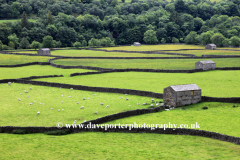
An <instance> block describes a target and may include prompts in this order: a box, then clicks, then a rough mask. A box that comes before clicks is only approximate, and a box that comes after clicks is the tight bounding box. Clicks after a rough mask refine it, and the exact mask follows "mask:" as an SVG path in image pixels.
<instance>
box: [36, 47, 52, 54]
mask: <svg viewBox="0 0 240 160" xmlns="http://www.w3.org/2000/svg"><path fill="white" fill-rule="evenodd" d="M38 55H51V52H50V49H49V48H40V49H39V50H38Z"/></svg>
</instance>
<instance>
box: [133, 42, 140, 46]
mask: <svg viewBox="0 0 240 160" xmlns="http://www.w3.org/2000/svg"><path fill="white" fill-rule="evenodd" d="M133 45H134V46H141V43H139V42H134V44H133Z"/></svg>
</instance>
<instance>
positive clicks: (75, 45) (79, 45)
mask: <svg viewBox="0 0 240 160" xmlns="http://www.w3.org/2000/svg"><path fill="white" fill-rule="evenodd" d="M81 46H82V45H81V43H80V42H75V43H73V47H75V48H80V47H81Z"/></svg>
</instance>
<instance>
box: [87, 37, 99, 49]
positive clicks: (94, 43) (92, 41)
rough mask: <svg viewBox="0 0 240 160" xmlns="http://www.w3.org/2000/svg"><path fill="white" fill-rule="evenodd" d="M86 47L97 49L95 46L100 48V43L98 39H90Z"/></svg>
mask: <svg viewBox="0 0 240 160" xmlns="http://www.w3.org/2000/svg"><path fill="white" fill-rule="evenodd" d="M88 46H90V47H97V46H100V42H99V40H98V39H95V38H91V39H90V40H89V41H88Z"/></svg>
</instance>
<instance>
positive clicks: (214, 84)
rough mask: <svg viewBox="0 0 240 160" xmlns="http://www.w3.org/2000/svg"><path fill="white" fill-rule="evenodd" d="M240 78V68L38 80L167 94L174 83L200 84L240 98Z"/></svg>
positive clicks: (209, 91)
mask: <svg viewBox="0 0 240 160" xmlns="http://www.w3.org/2000/svg"><path fill="white" fill-rule="evenodd" d="M239 79H240V71H208V72H197V73H191V74H189V73H147V72H119V73H118V72H117V73H104V74H95V75H85V76H75V77H56V78H41V79H37V80H36V81H47V82H57V83H67V84H76V85H86V86H94V87H110V88H125V89H135V90H144V91H152V92H156V93H163V89H164V88H166V87H168V86H170V85H180V84H193V83H196V84H197V85H198V86H199V87H200V88H201V89H202V95H203V96H211V97H240V92H239V85H240V81H239ZM96 82H97V83H96Z"/></svg>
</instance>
